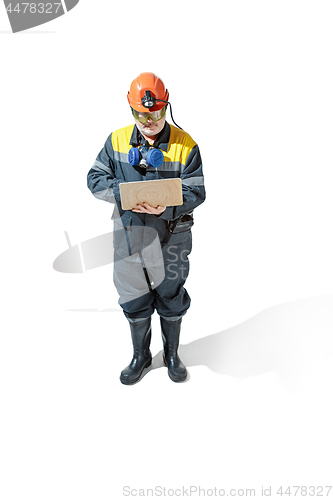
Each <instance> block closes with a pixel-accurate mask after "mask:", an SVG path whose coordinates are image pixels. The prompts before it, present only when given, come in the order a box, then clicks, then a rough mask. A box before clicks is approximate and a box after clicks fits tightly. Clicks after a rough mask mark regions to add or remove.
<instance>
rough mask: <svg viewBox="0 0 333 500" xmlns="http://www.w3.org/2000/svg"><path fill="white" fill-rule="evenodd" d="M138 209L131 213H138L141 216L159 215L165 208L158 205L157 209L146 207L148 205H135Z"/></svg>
mask: <svg viewBox="0 0 333 500" xmlns="http://www.w3.org/2000/svg"><path fill="white" fill-rule="evenodd" d="M137 207H138V208H133V209H132V212H139V213H141V214H153V215H160V214H162V213H163V212H164V210H165V209H166V207H163V206H162V205H158V207H156V208H155V207H152V206H150V205H148V203H142V205H139V204H138V205H137Z"/></svg>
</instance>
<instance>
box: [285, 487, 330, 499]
mask: <svg viewBox="0 0 333 500" xmlns="http://www.w3.org/2000/svg"><path fill="white" fill-rule="evenodd" d="M331 489H332V486H288V488H283V487H282V486H280V488H279V489H278V490H277V492H276V493H277V495H281V497H282V496H284V495H286V496H293V497H295V496H296V495H298V496H302V497H306V496H309V497H328V495H329V494H330V491H331Z"/></svg>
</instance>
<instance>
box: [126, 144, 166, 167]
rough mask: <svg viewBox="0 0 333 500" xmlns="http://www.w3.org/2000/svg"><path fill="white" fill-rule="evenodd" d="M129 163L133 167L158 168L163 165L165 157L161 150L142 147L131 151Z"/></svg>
mask: <svg viewBox="0 0 333 500" xmlns="http://www.w3.org/2000/svg"><path fill="white" fill-rule="evenodd" d="M128 161H129V163H130V164H131V165H132V167H135V166H137V165H139V166H140V167H142V168H147V167H153V168H158V167H160V166H161V165H162V164H163V161H164V156H163V153H162V151H161V150H160V149H157V148H148V147H147V146H140V147H139V148H131V149H130V150H129V153H128Z"/></svg>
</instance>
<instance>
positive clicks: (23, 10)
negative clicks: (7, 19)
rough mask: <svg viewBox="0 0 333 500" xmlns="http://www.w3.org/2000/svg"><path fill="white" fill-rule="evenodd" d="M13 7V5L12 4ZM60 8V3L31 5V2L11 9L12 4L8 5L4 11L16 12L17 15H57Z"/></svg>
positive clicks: (22, 3) (18, 4) (21, 3)
mask: <svg viewBox="0 0 333 500" xmlns="http://www.w3.org/2000/svg"><path fill="white" fill-rule="evenodd" d="M13 5H14V4H13ZM60 7H61V2H60V3H53V4H52V3H32V2H20V3H17V4H16V5H15V7H12V4H11V3H10V4H8V6H7V8H6V10H7V12H10V13H12V12H16V13H17V14H37V13H38V14H57V12H58V10H59V9H60Z"/></svg>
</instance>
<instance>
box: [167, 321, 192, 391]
mask: <svg viewBox="0 0 333 500" xmlns="http://www.w3.org/2000/svg"><path fill="white" fill-rule="evenodd" d="M181 322H182V319H181V318H180V319H179V320H177V321H167V320H166V319H164V318H162V317H161V328H162V339H163V345H164V354H163V360H164V363H165V365H166V366H167V367H168V375H169V377H170V378H171V380H172V381H173V382H183V381H184V380H185V379H186V377H187V371H186V368H185V366H184V365H183V363H182V362H181V360H180V359H179V356H178V352H177V351H178V346H179V334H180V325H181Z"/></svg>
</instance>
